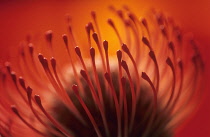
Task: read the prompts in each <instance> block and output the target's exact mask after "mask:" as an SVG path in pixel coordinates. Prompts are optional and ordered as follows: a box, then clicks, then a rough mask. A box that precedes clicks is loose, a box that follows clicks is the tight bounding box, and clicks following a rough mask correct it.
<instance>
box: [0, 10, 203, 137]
mask: <svg viewBox="0 0 210 137" xmlns="http://www.w3.org/2000/svg"><path fill="white" fill-rule="evenodd" d="M110 10H111V11H112V12H113V14H115V15H116V17H115V18H114V19H111V18H110V19H107V23H108V24H109V26H110V27H109V28H106V29H107V30H110V31H108V32H109V35H110V37H109V38H112V37H116V40H115V41H117V42H118V43H116V45H110V44H109V39H106V38H105V37H104V36H103V33H101V31H100V28H101V27H102V26H100V24H99V23H98V20H97V13H96V12H91V17H92V21H90V22H89V23H87V25H86V26H85V29H84V33H87V39H86V45H82V46H86V47H87V48H86V49H88V50H81V49H82V48H81V47H82V46H81V45H77V40H76V39H75V37H74V31H73V26H72V25H71V19H70V18H68V19H67V20H68V32H69V33H68V34H63V35H62V39H63V43H60V45H63V46H65V50H64V51H63V54H62V55H59V56H58V57H55V53H56V50H54V45H53V32H52V31H51V30H49V31H47V32H46V34H45V39H46V42H47V47H45V48H46V49H45V53H39V51H35V47H34V45H33V44H32V42H31V40H30V37H28V38H27V40H26V41H25V42H22V43H21V48H20V60H19V61H20V62H19V63H18V64H19V66H18V67H17V68H16V67H13V66H12V64H11V63H10V62H6V63H5V67H3V68H1V85H2V86H1V89H0V91H1V96H0V98H1V100H0V101H1V102H0V109H1V112H2V113H1V114H0V120H1V123H0V127H1V130H0V134H1V135H2V136H23V135H24V136H29V135H30V136H59V137H60V136H68V137H83V136H88V137H89V136H90V137H95V136H96V137H97V136H98V137H110V136H111V137H170V136H173V133H174V130H175V129H176V127H177V126H178V125H179V124H180V123H181V122H182V121H183V120H184V119H185V118H186V116H188V115H189V114H190V113H191V112H192V111H193V110H194V107H195V106H196V103H197V101H198V100H199V97H200V94H201V87H202V85H201V84H202V73H203V69H204V64H203V61H202V57H201V55H200V52H199V49H198V46H197V44H196V41H195V40H194V39H192V38H191V37H188V36H186V35H185V34H183V33H182V31H181V29H180V28H179V27H178V26H177V25H176V23H175V22H174V21H173V19H172V18H170V17H166V16H165V15H164V14H162V13H161V12H156V11H155V10H151V11H150V12H149V13H148V14H145V17H141V18H139V17H138V16H137V15H136V14H135V13H133V12H132V11H131V10H130V9H129V8H128V7H124V8H123V9H120V10H116V9H115V8H114V7H110ZM116 24H118V25H116ZM106 35H107V34H106ZM104 39H106V40H104ZM110 47H111V48H110ZM115 48H118V50H116V53H112V52H113V49H115ZM110 49H111V50H110ZM36 52H37V53H36ZM37 55H38V56H37ZM64 58H65V60H63V59H64ZM16 70H17V71H16Z"/></svg>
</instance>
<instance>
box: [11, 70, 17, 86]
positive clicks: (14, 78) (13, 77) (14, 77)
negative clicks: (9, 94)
mask: <svg viewBox="0 0 210 137" xmlns="http://www.w3.org/2000/svg"><path fill="white" fill-rule="evenodd" d="M10 75H11V77H12V80H13V81H14V83H15V84H17V83H16V82H17V77H16V73H15V72H14V71H12V72H11V73H10Z"/></svg>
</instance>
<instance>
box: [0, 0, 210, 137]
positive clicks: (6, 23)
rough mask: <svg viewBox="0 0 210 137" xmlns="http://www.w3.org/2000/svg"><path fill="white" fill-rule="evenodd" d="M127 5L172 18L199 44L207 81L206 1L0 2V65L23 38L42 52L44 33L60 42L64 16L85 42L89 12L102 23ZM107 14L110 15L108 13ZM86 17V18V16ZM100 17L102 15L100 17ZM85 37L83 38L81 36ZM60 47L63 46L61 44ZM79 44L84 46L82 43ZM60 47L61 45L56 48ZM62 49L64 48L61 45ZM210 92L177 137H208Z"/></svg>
mask: <svg viewBox="0 0 210 137" xmlns="http://www.w3.org/2000/svg"><path fill="white" fill-rule="evenodd" d="M125 4H126V5H128V6H129V7H130V8H131V9H132V11H134V12H135V13H136V14H137V15H141V13H143V12H145V11H146V10H149V9H150V8H155V9H158V10H161V11H163V12H164V13H166V14H167V15H170V16H172V17H173V18H174V20H175V22H176V23H177V24H179V26H180V27H181V28H182V29H183V30H184V31H185V32H190V33H192V34H193V35H194V37H195V38H196V39H197V41H198V43H199V48H200V50H201V54H202V56H203V59H204V61H205V66H206V69H205V70H206V72H205V75H206V80H205V81H209V78H210V71H209V70H210V61H209V59H210V54H209V52H210V13H209V9H210V1H209V0H200V1H198V0H191V1H188V0H170V1H168V0H147V1H146V2H145V0H142V1H141V0H131V1H129V2H128V1H124V0H106V1H102V0H87V1H86V0H69V1H55V0H52V1H36V2H34V1H32V0H31V1H30V0H27V1H26V0H25V1H24V0H19V1H18V0H17V1H15V0H11V1H10V0H0V66H2V65H3V64H4V62H5V61H6V60H16V59H17V53H18V48H17V47H18V46H19V45H20V43H21V41H22V40H25V38H26V35H32V36H33V41H35V46H36V45H37V46H38V48H40V49H42V48H43V47H42V46H40V45H42V44H43V43H44V42H45V41H44V33H45V31H46V30H49V29H51V30H53V32H55V33H54V38H55V39H54V41H55V43H56V44H57V43H58V44H59V43H62V39H61V35H62V34H63V33H67V25H66V16H65V15H66V13H68V14H69V15H70V16H71V17H72V19H73V20H72V25H73V26H74V29H75V33H76V36H77V40H78V41H83V40H85V39H86V35H85V31H84V26H85V24H86V23H87V22H88V21H90V19H91V18H90V14H89V13H90V12H91V11H92V10H94V11H97V14H98V15H99V17H98V18H99V20H100V21H101V22H105V23H106V20H107V18H109V16H111V15H110V14H105V13H107V12H108V8H107V7H108V6H109V5H114V6H115V7H116V8H120V7H121V6H122V5H125ZM108 13H110V12H108ZM88 15H89V16H88ZM100 15H103V16H100ZM83 36H84V37H83ZM62 44H63V43H62ZM80 44H83V43H82V42H81V43H80ZM57 46H61V45H57ZM62 46H63V45H62ZM209 98H210V90H209V86H208V85H207V86H205V88H204V97H203V100H202V103H201V104H200V107H199V109H198V110H197V113H196V114H194V115H193V117H191V118H189V120H187V121H186V122H185V123H184V124H183V126H181V127H180V128H179V129H178V131H177V133H176V137H209V136H210V107H209V105H210V102H209Z"/></svg>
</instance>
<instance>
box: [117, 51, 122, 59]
mask: <svg viewBox="0 0 210 137" xmlns="http://www.w3.org/2000/svg"><path fill="white" fill-rule="evenodd" d="M117 58H118V61H119V62H121V60H122V51H121V50H117Z"/></svg>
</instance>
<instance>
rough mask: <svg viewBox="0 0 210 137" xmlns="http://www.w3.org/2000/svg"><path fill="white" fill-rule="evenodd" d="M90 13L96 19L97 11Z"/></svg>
mask: <svg viewBox="0 0 210 137" xmlns="http://www.w3.org/2000/svg"><path fill="white" fill-rule="evenodd" d="M90 14H91V16H92V18H93V19H95V18H96V12H95V11H91V13H90Z"/></svg>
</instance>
